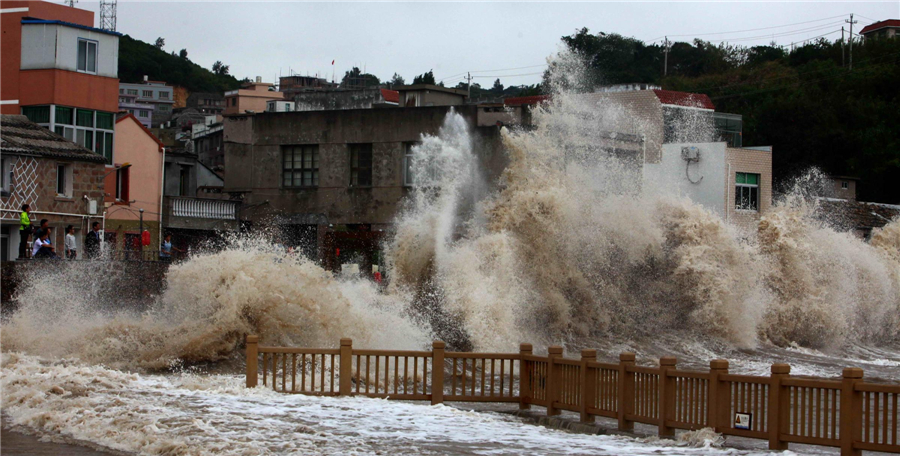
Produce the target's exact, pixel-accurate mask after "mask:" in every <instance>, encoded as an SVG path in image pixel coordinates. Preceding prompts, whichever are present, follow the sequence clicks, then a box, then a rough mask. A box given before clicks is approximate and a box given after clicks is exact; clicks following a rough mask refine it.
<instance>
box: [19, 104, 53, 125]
mask: <svg viewBox="0 0 900 456" xmlns="http://www.w3.org/2000/svg"><path fill="white" fill-rule="evenodd" d="M22 115H24V116H25V117H27V118H28V120H30V121H32V122H34V123H50V106H23V107H22Z"/></svg>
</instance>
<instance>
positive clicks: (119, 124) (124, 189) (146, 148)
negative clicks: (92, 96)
mask: <svg viewBox="0 0 900 456" xmlns="http://www.w3.org/2000/svg"><path fill="white" fill-rule="evenodd" d="M116 150H118V151H119V153H118V154H117V155H116V160H118V161H119V163H117V165H119V166H121V165H122V164H123V163H129V164H130V165H131V166H129V167H128V168H119V169H117V170H116V171H115V172H114V173H110V174H109V175H107V176H106V178H105V185H104V187H105V188H106V195H105V198H104V203H105V204H104V206H105V207H106V239H107V242H108V245H110V246H112V247H113V248H116V249H123V250H125V251H137V250H140V244H139V239H140V223H141V210H143V211H144V215H143V228H144V229H145V230H147V231H149V232H150V236H151V243H150V245H151V246H157V245H159V233H160V222H161V221H162V217H161V213H162V211H160V203H161V200H160V196H161V188H162V179H161V177H162V170H163V143H162V142H161V141H160V140H159V139H158V138H157V137H156V136H154V135H153V133H151V132H150V130H148V129H147V128H146V126H145V125H144V124H143V123H142V122H141V121H139V120H138V119H137V118H136V117H135V116H134V115H132V114H120V115H119V116H118V119H117V120H116ZM148 249H151V250H158V249H157V248H156V247H149V248H148ZM137 253H138V252H135V254H137ZM135 257H137V255H135Z"/></svg>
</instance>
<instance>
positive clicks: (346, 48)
mask: <svg viewBox="0 0 900 456" xmlns="http://www.w3.org/2000/svg"><path fill="white" fill-rule="evenodd" d="M76 6H77V7H79V8H84V9H88V10H92V11H94V12H95V13H97V17H96V19H95V20H96V21H97V22H99V7H98V3H96V2H86V1H82V2H79V3H78V4H77V5H76ZM850 13H855V14H856V17H855V19H858V20H859V23H858V24H856V25H855V26H854V31H858V30H860V29H861V28H862V27H863V26H865V25H867V24H870V23H872V22H874V21H876V20H883V19H897V18H900V2H898V1H897V0H893V1H888V2H794V3H761V2H757V3H751V2H744V3H736V2H706V3H695V2H667V3H649V2H647V3H644V2H628V3H624V2H622V3H300V2H276V3H272V2H212V1H209V2H207V1H195V2H175V1H172V2H160V1H158V2H137V1H129V0H119V3H118V26H117V31H119V32H121V33H126V34H128V35H131V36H132V37H134V38H137V39H140V40H143V41H146V42H149V43H152V42H153V41H154V40H156V38H157V37H160V36H161V37H164V38H165V39H166V47H165V49H166V50H167V51H173V50H174V51H176V52H177V51H179V50H180V49H182V48H186V49H187V50H188V58H190V59H191V60H192V61H194V62H196V63H198V64H200V65H202V66H204V67H207V68H209V67H211V66H212V63H213V62H215V61H216V60H221V61H223V62H224V63H226V64H228V65H230V66H231V73H232V74H233V75H235V76H237V77H238V78H242V77H244V76H247V77H251V78H252V77H255V76H262V77H263V80H265V81H270V82H271V81H275V78H276V76H277V75H278V74H279V73H280V74H282V75H286V74H288V73H289V71H290V70H293V71H294V72H295V73H302V74H307V73H309V74H311V75H313V74H316V73H319V75H326V77H328V78H331V73H332V68H334V72H335V75H336V77H337V79H340V77H341V76H342V75H343V73H344V71H346V70H348V69H350V68H351V67H353V66H359V67H360V68H365V69H366V71H368V72H369V73H373V74H375V75H376V76H378V77H379V78H381V79H387V78H390V77H391V76H392V75H393V74H394V72H398V73H400V75H401V76H403V77H404V78H406V80H407V82H410V81H411V80H412V78H413V76H415V75H417V74H421V73H424V72H426V71H428V70H430V69H433V70H434V75H435V77H436V78H438V80H441V79H443V80H444V82H445V83H446V84H447V85H456V83H457V82H459V81H460V80H461V77H462V76H463V75H461V74H460V73H464V72H466V71H472V72H473V73H472V74H473V76H478V77H479V78H478V79H475V82H479V83H481V84H482V85H489V84H491V83H493V80H494V79H496V78H497V77H500V80H501V82H503V84H504V85H519V84H533V83H536V82H539V81H540V77H541V76H540V73H541V71H542V70H543V68H542V67H540V65H542V64H544V63H545V62H546V57H547V56H548V55H550V54H552V53H554V52H556V51H557V49H558V47H559V42H560V37H561V36H563V35H570V34H572V33H574V32H575V30H576V29H579V28H581V27H587V28H589V29H590V30H591V31H592V32H593V33H596V32H600V31H603V32H606V33H613V32H614V33H619V34H622V35H625V36H633V37H635V38H638V39H641V40H643V41H645V42H648V43H649V42H654V41H660V40H662V37H663V36H664V35H668V36H669V38H670V39H675V40H679V41H690V40H691V39H693V38H694V37H699V38H703V39H706V40H711V41H714V42H718V41H719V40H723V39H727V40H728V41H729V42H732V43H733V44H742V45H756V44H766V43H768V42H770V41H772V40H775V41H776V42H777V43H778V44H783V45H789V44H790V43H792V42H798V41H802V40H805V39H809V38H812V37H816V36H818V35H823V34H826V33H829V32H832V33H831V34H830V35H828V38H831V39H834V38H836V37H840V31H839V30H840V28H841V26H842V25H848V24H844V23H843V20H844V19H847V18H848V16H849V14H850ZM845 16H847V17H845ZM782 26H783V27H782ZM771 27H774V28H771ZM762 28H765V29H764V30H754V29H762ZM722 32H739V33H722ZM834 32H836V33H834ZM332 60H335V64H334V67H332V65H331V61H332ZM489 70H490V71H489ZM497 70H502V71H497ZM159 76H160V77H162V76H163V75H159Z"/></svg>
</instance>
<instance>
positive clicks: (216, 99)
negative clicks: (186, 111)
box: [185, 92, 225, 114]
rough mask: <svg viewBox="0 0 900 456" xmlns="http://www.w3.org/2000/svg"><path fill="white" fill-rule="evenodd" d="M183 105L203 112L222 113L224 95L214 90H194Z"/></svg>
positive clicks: (223, 109)
mask: <svg viewBox="0 0 900 456" xmlns="http://www.w3.org/2000/svg"><path fill="white" fill-rule="evenodd" d="M185 107H187V108H194V109H196V110H197V111H198V112H200V113H203V114H222V113H223V112H224V111H225V96H224V95H222V94H221V93H214V92H195V93H192V94H190V95H189V96H188V98H187V104H186V105H185Z"/></svg>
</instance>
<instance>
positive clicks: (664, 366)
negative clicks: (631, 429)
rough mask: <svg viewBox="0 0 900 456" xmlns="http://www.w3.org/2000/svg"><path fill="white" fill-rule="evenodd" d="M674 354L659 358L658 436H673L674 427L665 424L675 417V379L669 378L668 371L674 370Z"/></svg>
mask: <svg viewBox="0 0 900 456" xmlns="http://www.w3.org/2000/svg"><path fill="white" fill-rule="evenodd" d="M676 362H677V361H676V359H675V357H674V356H663V357H662V358H660V359H659V399H658V400H659V404H658V405H659V432H658V434H659V436H660V437H674V436H675V429H674V428H671V427H669V426H667V425H666V420H673V419H675V416H674V415H675V380H673V379H671V378H669V375H668V372H669V371H670V370H675V363H676Z"/></svg>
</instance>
